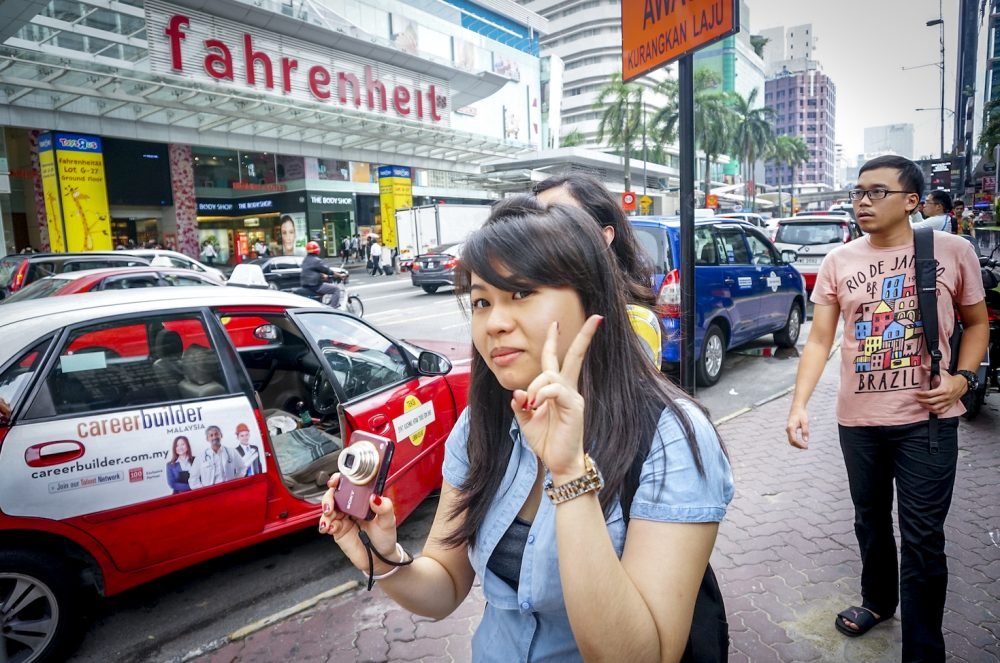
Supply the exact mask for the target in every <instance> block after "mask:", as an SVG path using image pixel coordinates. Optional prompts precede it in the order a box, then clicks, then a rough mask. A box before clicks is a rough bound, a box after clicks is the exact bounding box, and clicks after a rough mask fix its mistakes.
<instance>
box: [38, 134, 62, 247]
mask: <svg viewBox="0 0 1000 663" xmlns="http://www.w3.org/2000/svg"><path fill="white" fill-rule="evenodd" d="M38 165H39V167H40V169H41V171H42V172H41V175H42V195H43V197H44V198H45V217H46V219H47V224H48V227H49V246H50V247H51V249H52V251H54V252H56V253H65V252H66V239H65V236H64V235H63V220H62V207H61V205H60V204H59V176H58V175H57V174H56V153H55V150H54V149H53V147H52V134H48V133H46V134H42V135H40V136H39V137H38Z"/></svg>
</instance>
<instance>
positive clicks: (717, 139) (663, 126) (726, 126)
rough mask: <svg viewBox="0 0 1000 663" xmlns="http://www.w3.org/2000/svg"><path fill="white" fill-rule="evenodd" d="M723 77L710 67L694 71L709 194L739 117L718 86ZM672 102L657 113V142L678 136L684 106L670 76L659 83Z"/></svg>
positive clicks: (697, 131)
mask: <svg viewBox="0 0 1000 663" xmlns="http://www.w3.org/2000/svg"><path fill="white" fill-rule="evenodd" d="M718 85H719V78H718V76H716V75H715V74H714V73H713V72H711V71H710V70H708V69H699V70H698V71H696V72H695V74H694V134H695V148H696V149H700V150H701V151H702V152H703V153H704V155H705V176H704V179H703V180H702V189H703V191H704V194H705V196H706V197H707V196H708V194H709V193H711V186H712V166H713V165H714V164H715V162H716V161H718V159H719V156H720V155H722V154H726V153H727V152H729V151H730V148H731V144H732V135H733V129H734V126H735V120H736V117H735V115H734V114H733V111H732V108H731V107H730V103H729V95H728V94H727V93H725V92H720V91H718V90H716V89H715V88H717V87H718ZM656 90H657V91H658V92H660V93H661V94H664V95H665V96H666V97H667V99H668V103H667V104H665V105H663V106H662V107H661V108H660V110H658V111H657V112H656V114H655V115H654V116H653V119H652V122H651V126H652V127H653V135H654V142H655V144H656V145H657V146H658V147H662V146H664V145H669V144H671V143H673V142H674V141H676V140H677V126H678V123H679V122H680V108H679V98H678V94H677V92H678V90H677V81H675V80H672V79H668V80H666V81H664V82H663V83H661V84H660V85H658V86H657V88H656Z"/></svg>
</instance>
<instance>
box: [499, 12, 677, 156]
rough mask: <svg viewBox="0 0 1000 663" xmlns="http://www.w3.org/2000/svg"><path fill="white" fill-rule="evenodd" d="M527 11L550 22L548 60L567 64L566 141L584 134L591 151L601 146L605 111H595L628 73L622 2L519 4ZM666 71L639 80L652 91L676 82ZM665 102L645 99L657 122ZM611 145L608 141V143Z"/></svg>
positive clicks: (656, 97)
mask: <svg viewBox="0 0 1000 663" xmlns="http://www.w3.org/2000/svg"><path fill="white" fill-rule="evenodd" d="M518 2H519V3H520V4H521V5H523V6H524V7H525V8H526V9H528V10H530V11H532V12H535V13H537V14H540V15H541V16H543V17H545V18H547V19H548V21H549V22H548V26H547V29H548V33H547V34H546V35H544V36H543V37H542V39H541V48H542V55H543V56H545V55H555V56H558V57H559V58H561V59H562V61H563V98H562V117H561V123H562V136H566V135H568V134H570V133H574V132H579V133H580V134H581V135H582V138H583V141H582V143H580V145H582V146H585V147H598V146H600V145H601V142H600V141H598V137H597V128H598V125H599V124H600V121H601V115H602V112H601V109H599V108H595V104H596V103H597V99H598V97H599V96H600V93H601V90H602V89H604V87H605V86H607V84H608V82H609V81H610V80H611V76H612V75H613V74H614V73H615V72H620V71H621V70H622V21H621V3H620V2H618V1H617V0H610V1H608V2H598V1H597V0H518ZM673 75H674V74H673V72H672V70H671V68H667V67H664V68H661V69H658V70H656V71H653V72H651V73H650V74H648V75H646V76H642V77H640V78H639V79H637V80H636V82H637V83H638V84H640V85H643V86H644V87H646V88H647V89H651V88H652V87H653V86H655V85H656V84H657V83H658V82H660V81H663V80H665V79H667V78H670V77H672V76H673ZM662 101H663V99H662V98H661V97H660V96H659V95H654V94H652V93H649V94H646V95H644V97H643V105H644V106H645V107H646V111H647V113H648V115H649V116H650V117H651V116H652V114H653V113H654V112H655V111H656V109H657V108H658V107H659V106H660V105H661V103H662ZM605 143H606V141H605Z"/></svg>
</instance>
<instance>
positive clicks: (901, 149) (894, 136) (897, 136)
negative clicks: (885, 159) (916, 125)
mask: <svg viewBox="0 0 1000 663" xmlns="http://www.w3.org/2000/svg"><path fill="white" fill-rule="evenodd" d="M865 153H866V154H898V155H899V156H901V157H906V158H907V159H912V158H913V125H912V124H886V125H883V126H881V127H865Z"/></svg>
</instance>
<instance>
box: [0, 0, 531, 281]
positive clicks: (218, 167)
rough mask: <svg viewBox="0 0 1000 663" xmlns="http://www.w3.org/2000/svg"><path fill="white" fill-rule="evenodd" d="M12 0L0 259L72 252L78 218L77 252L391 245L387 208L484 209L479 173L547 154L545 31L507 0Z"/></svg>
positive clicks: (0, 164)
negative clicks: (356, 238)
mask: <svg viewBox="0 0 1000 663" xmlns="http://www.w3.org/2000/svg"><path fill="white" fill-rule="evenodd" d="M14 4H17V5H18V6H19V8H20V9H21V12H20V14H19V16H18V17H16V20H14V19H12V20H11V21H9V22H8V23H7V24H6V25H4V26H2V27H0V38H2V39H4V40H5V41H4V42H3V48H2V50H0V72H2V73H0V76H2V77H3V82H4V84H3V85H2V86H0V137H2V139H0V178H2V176H3V174H4V171H6V172H7V173H9V177H8V178H6V186H4V180H3V179H0V212H2V214H3V220H4V222H3V225H2V229H3V238H2V239H3V242H2V246H3V249H2V251H5V252H13V251H18V250H21V249H23V248H25V247H28V246H30V247H32V248H34V249H36V250H47V249H49V248H53V247H54V248H56V249H58V248H63V249H66V248H68V249H69V250H74V249H75V248H76V247H74V246H71V245H70V244H68V243H66V242H63V244H64V246H62V247H59V246H54V241H53V235H54V234H56V233H59V232H62V231H65V232H66V233H67V238H68V237H69V235H70V234H71V232H72V231H74V230H75V229H76V227H77V226H78V224H80V223H85V226H86V227H87V228H89V230H88V233H89V236H90V239H89V240H87V242H85V243H84V244H83V245H82V246H84V247H85V248H112V247H113V246H118V245H121V244H128V243H136V244H142V243H145V242H149V241H156V242H158V243H160V244H163V245H170V246H173V247H175V248H177V249H179V250H182V251H183V252H185V253H188V254H190V255H198V254H199V253H200V251H201V250H202V247H203V246H204V245H205V244H206V243H207V242H210V243H212V244H214V245H215V247H216V249H217V251H218V253H219V254H220V257H221V258H222V259H223V260H227V261H230V262H233V261H236V260H239V259H242V257H244V256H246V255H247V254H248V253H251V252H252V247H253V246H254V245H255V244H256V243H257V242H263V243H264V245H265V246H268V245H269V246H270V247H271V249H272V250H277V251H279V252H293V253H302V252H304V246H305V243H306V241H308V240H316V241H319V242H321V243H322V244H323V246H324V248H325V250H326V251H327V252H328V253H335V252H336V248H337V246H338V245H339V243H340V242H341V241H342V240H343V238H344V237H347V236H349V235H355V234H365V233H369V232H372V233H379V234H382V235H383V236H384V239H385V240H386V243H387V244H391V239H392V237H391V236H392V234H393V228H392V227H390V226H389V224H384V221H385V220H386V218H387V217H389V216H391V215H392V212H393V209H394V208H393V205H395V207H402V206H408V205H411V204H421V203H427V202H433V201H439V200H440V201H445V202H456V203H459V202H483V201H488V200H490V199H492V198H495V197H496V195H497V194H495V193H493V192H490V191H487V190H485V189H483V188H481V187H479V186H477V185H474V184H471V185H470V179H469V177H468V176H470V175H474V174H477V173H478V172H479V167H480V164H482V163H484V162H486V161H490V160H495V159H498V158H505V157H511V156H513V155H516V154H521V153H524V152H529V151H535V150H537V149H539V147H540V146H541V145H542V135H541V121H542V120H541V96H540V92H541V91H540V75H541V71H540V67H539V57H538V55H539V40H540V38H541V36H542V35H543V34H544V32H545V31H546V29H547V28H546V26H547V21H546V20H545V19H544V18H542V17H540V16H538V15H536V14H534V13H533V12H531V11H529V10H527V9H525V8H524V7H522V6H520V5H518V4H516V3H514V2H512V1H510V0H484V1H483V2H482V3H476V2H469V1H468V0H442V2H439V3H433V4H429V3H423V2H420V1H419V0H387V1H381V0H379V1H376V0H323V1H322V2H316V1H295V0H284V1H279V0H216V1H215V2H212V3H205V2H199V1H198V0H172V1H171V2H164V1H161V0H146V1H145V2H144V1H143V0H124V1H121V2H112V3H108V2H106V1H104V0H53V1H51V2H44V1H43V2H37V1H36V2H30V1H28V0H24V1H21V2H19V3H14ZM5 18H6V16H5ZM74 151H76V152H79V153H80V154H77V153H75V152H74ZM71 152H73V154H71ZM84 162H86V164H85V163H84ZM84 167H86V168H89V169H95V170H94V171H93V172H92V173H91V172H89V171H88V173H87V175H86V176H85V177H84V176H82V175H81V174H80V170H79V169H82V168H84ZM386 167H394V168H388V169H387V168H386ZM380 174H381V175H382V176H381V177H380ZM404 176H405V177H404ZM401 181H402V182H401ZM393 185H397V186H400V187H403V189H405V191H406V193H405V194H403V193H397V195H396V198H395V202H392V196H391V192H392V191H397V192H401V191H403V189H393V188H392V186H393ZM387 186H388V189H387V188H386V187H387ZM387 191H389V192H390V194H389V198H390V202H391V204H390V206H389V207H386V198H387V194H386V192H387ZM102 196H103V197H105V198H106V201H102V200H100V199H101V198H102ZM87 206H90V207H89V208H88V207H87ZM88 233H85V234H88ZM293 235H294V237H293V238H292V239H289V237H291V236H293Z"/></svg>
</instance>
